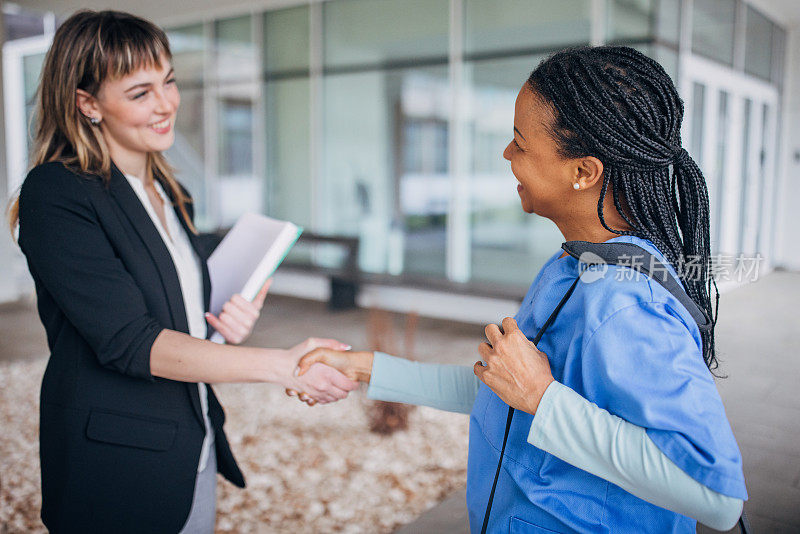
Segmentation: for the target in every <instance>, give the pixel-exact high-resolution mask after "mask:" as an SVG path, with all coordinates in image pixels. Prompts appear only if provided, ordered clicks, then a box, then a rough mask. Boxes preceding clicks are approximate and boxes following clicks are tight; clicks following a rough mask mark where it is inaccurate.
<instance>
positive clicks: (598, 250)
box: [561, 241, 712, 332]
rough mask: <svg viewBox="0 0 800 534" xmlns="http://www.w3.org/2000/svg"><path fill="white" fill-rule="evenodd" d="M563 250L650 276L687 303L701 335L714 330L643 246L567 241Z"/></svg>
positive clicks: (582, 258) (591, 261)
mask: <svg viewBox="0 0 800 534" xmlns="http://www.w3.org/2000/svg"><path fill="white" fill-rule="evenodd" d="M561 248H562V249H564V251H566V253H567V254H569V255H570V256H572V257H573V258H576V259H578V260H579V261H581V262H583V263H586V264H588V265H602V264H607V265H623V266H625V267H630V268H631V269H633V270H635V271H638V272H641V273H643V274H645V275H647V276H649V277H650V278H652V279H653V280H655V281H656V282H658V283H659V284H661V286H662V287H663V288H664V289H666V290H667V291H669V292H670V293H671V294H672V296H674V297H675V298H676V299H678V302H680V303H681V304H683V307H684V308H686V310H687V311H688V312H689V314H690V315H691V316H692V318H693V319H694V320H695V322H696V323H697V326H698V328H700V331H701V332H705V331H707V330H710V329H711V326H712V325H711V319H710V318H709V316H708V314H707V313H706V311H705V310H704V309H702V308H701V307H700V306H698V305H697V303H695V301H693V300H692V299H691V297H689V295H688V294H687V293H686V291H685V290H684V289H683V286H681V284H680V282H678V281H677V280H676V279H675V277H673V276H672V275H671V274H670V272H669V270H668V269H667V267H666V266H665V265H664V264H663V263H661V261H660V260H659V259H658V258H656V257H655V256H654V255H652V254H650V253H649V252H648V251H646V250H645V249H643V248H642V247H640V246H639V245H634V244H633V243H590V242H589V241H567V242H566V243H563V244H562V245H561Z"/></svg>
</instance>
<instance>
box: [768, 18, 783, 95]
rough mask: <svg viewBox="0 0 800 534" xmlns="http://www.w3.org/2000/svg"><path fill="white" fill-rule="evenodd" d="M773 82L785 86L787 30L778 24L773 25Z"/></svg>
mask: <svg viewBox="0 0 800 534" xmlns="http://www.w3.org/2000/svg"><path fill="white" fill-rule="evenodd" d="M772 32H773V33H772V44H773V47H772V73H771V79H772V83H774V84H776V85H777V86H778V87H783V62H784V58H785V53H786V32H785V31H784V30H783V29H781V28H780V27H779V26H778V25H777V24H775V25H773V27H772Z"/></svg>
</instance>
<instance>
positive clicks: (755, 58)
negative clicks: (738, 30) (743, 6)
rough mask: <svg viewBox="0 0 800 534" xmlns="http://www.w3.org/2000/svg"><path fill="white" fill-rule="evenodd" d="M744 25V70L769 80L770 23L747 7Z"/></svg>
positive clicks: (770, 72) (770, 61)
mask: <svg viewBox="0 0 800 534" xmlns="http://www.w3.org/2000/svg"><path fill="white" fill-rule="evenodd" d="M745 23H746V27H747V28H746V31H745V45H744V70H745V72H747V73H748V74H752V75H754V76H758V77H759V78H763V79H765V80H769V79H770V76H771V74H772V26H773V25H772V22H770V21H769V19H768V18H767V17H765V16H764V15H762V14H761V13H759V12H758V11H756V10H755V9H753V8H752V7H749V6H748V8H747V16H746V18H745Z"/></svg>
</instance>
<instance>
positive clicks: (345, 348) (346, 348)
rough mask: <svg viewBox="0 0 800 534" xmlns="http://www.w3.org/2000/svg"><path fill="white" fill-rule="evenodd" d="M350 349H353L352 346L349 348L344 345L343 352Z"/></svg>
mask: <svg viewBox="0 0 800 534" xmlns="http://www.w3.org/2000/svg"><path fill="white" fill-rule="evenodd" d="M352 348H353V347H352V346H350V345H345V346H344V350H350V349H352Z"/></svg>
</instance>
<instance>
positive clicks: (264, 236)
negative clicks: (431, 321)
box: [208, 213, 303, 343]
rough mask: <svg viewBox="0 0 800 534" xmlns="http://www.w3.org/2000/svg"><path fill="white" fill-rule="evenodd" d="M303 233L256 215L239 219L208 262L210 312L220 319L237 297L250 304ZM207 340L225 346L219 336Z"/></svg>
mask: <svg viewBox="0 0 800 534" xmlns="http://www.w3.org/2000/svg"><path fill="white" fill-rule="evenodd" d="M302 232H303V229H302V228H301V227H299V226H297V225H295V224H293V223H291V222H288V221H279V220H277V219H272V218H270V217H267V216H265V215H260V214H258V213H245V214H244V215H242V216H241V217H240V218H239V220H238V221H236V224H235V225H233V228H231V230H230V231H229V232H228V234H227V235H226V236H225V238H224V239H223V240H222V241H221V242H220V244H219V245H218V246H217V248H216V249H214V252H213V253H211V256H209V258H208V272H209V276H210V277H211V304H210V306H209V311H210V312H211V313H213V314H214V315H216V316H219V314H220V312H221V311H222V306H223V305H224V304H225V303H226V302H228V300H230V298H231V297H232V296H233V295H235V294H236V293H239V294H240V295H241V296H242V297H244V298H245V299H246V300H248V301H252V300H253V299H254V298H255V297H256V295H257V294H258V291H259V290H260V289H261V288H262V287H263V285H264V283H265V282H266V281H267V279H268V278H269V277H270V276H272V273H274V272H275V269H277V267H278V265H280V263H281V262H282V261H283V259H284V258H285V257H286V255H287V254H288V253H289V249H291V248H292V245H294V243H295V241H297V238H298V237H300V234H301V233H302ZM210 339H211V341H214V342H215V343H225V339H224V338H223V337H222V334H220V333H219V332H214V334H213V335H212V336H211V338H210Z"/></svg>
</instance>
